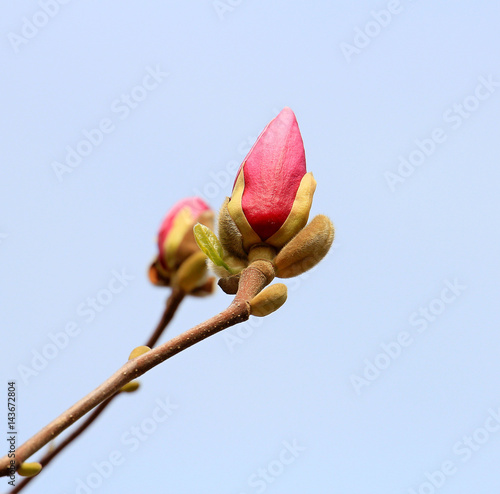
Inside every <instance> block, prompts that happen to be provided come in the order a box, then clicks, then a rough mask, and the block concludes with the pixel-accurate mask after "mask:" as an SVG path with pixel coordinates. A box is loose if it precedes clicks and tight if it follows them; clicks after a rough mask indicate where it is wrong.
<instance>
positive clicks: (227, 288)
mask: <svg viewBox="0 0 500 494" xmlns="http://www.w3.org/2000/svg"><path fill="white" fill-rule="evenodd" d="M239 284H240V275H239V274H234V275H233V276H228V277H227V278H221V279H220V280H219V281H218V285H219V286H220V287H221V288H222V290H223V292H224V293H227V294H228V295H236V292H237V291H238V286H239Z"/></svg>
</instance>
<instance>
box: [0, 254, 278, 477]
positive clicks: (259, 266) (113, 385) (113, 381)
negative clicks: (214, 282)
mask: <svg viewBox="0 0 500 494" xmlns="http://www.w3.org/2000/svg"><path fill="white" fill-rule="evenodd" d="M273 278H274V268H273V266H272V264H271V263H270V262H269V261H260V260H259V261H255V262H254V263H252V264H251V265H250V266H249V267H248V268H246V269H245V270H244V271H242V273H241V278H240V284H239V289H238V293H237V294H236V296H235V298H234V300H233V301H232V303H231V305H230V306H229V307H228V308H227V309H226V310H224V311H222V312H221V313H220V314H218V315H216V316H214V317H212V318H210V319H208V320H207V321H205V322H204V323H201V324H198V325H197V326H195V327H194V328H192V329H189V330H188V331H186V332H184V333H182V334H181V335H179V336H176V337H175V338H172V339H171V340H170V341H167V342H166V343H163V344H162V345H160V346H158V347H156V348H154V349H152V350H151V351H149V352H147V353H145V354H143V355H141V356H139V357H136V358H135V359H133V360H130V361H128V362H127V363H126V364H125V365H123V366H122V367H121V368H120V369H119V370H118V371H117V372H115V373H114V374H113V375H112V376H111V377H110V378H108V379H107V380H106V381H105V382H104V383H103V384H101V385H100V386H98V387H97V388H96V389H95V390H94V391H92V392H90V393H89V394H88V395H87V396H85V397H84V398H82V399H81V400H80V401H78V402H77V403H76V404H75V405H73V406H72V407H70V408H69V409H68V410H66V411H65V412H63V413H62V414H61V415H60V416H59V417H58V418H56V419H55V420H53V421H52V422H51V423H50V424H48V425H46V426H45V427H44V428H43V429H41V430H40V431H39V432H37V433H36V434H35V435H34V436H32V437H31V438H30V439H28V440H27V441H26V442H25V443H24V444H22V445H21V446H20V447H19V448H18V449H17V450H16V468H17V467H19V465H20V464H21V463H22V462H24V461H26V459H28V458H29V457H30V456H31V455H32V454H34V453H36V452H37V451H38V450H39V449H40V448H42V447H43V446H45V445H46V444H48V443H49V442H50V441H52V440H53V439H54V438H55V437H57V436H58V435H59V434H60V433H61V432H63V431H64V430H65V429H67V428H68V427H69V426H70V425H72V424H73V423H74V422H76V421H77V420H78V419H79V418H81V417H83V416H84V415H85V414H87V413H88V412H89V411H90V410H92V409H93V408H95V407H96V406H98V405H99V404H100V403H102V402H104V401H106V400H108V399H109V398H111V397H112V396H113V395H115V394H116V393H117V392H118V391H119V390H120V388H121V387H122V386H123V385H125V384H126V383H128V382H130V381H132V380H133V379H135V378H137V377H139V376H141V375H142V374H144V373H145V372H147V371H148V370H150V369H152V368H153V367H155V366H157V365H159V364H161V363H162V362H164V361H165V360H167V359H169V358H170V357H173V356H174V355H176V354H177V353H179V352H181V351H183V350H185V349H186V348H189V347H190V346H192V345H194V344H195V343H198V342H199V341H202V340H204V339H205V338H208V337H209V336H212V335H214V334H216V333H218V332H219V331H222V330H223V329H226V328H228V327H230V326H233V325H234V324H237V323H239V322H242V321H246V320H247V319H248V318H249V317H250V304H249V300H251V299H252V298H253V297H254V296H255V295H257V294H258V293H259V292H260V291H261V290H262V289H263V288H264V287H265V286H266V285H267V284H268V283H270V282H271V281H272V279H273ZM8 473H9V458H8V457H7V456H4V457H3V458H1V459H0V476H6V475H8Z"/></svg>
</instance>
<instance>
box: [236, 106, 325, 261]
mask: <svg viewBox="0 0 500 494" xmlns="http://www.w3.org/2000/svg"><path fill="white" fill-rule="evenodd" d="M315 188H316V181H315V180H314V178H313V176H312V174H311V173H307V171H306V158H305V152H304V145H303V142H302V136H301V135H300V130H299V126H298V124H297V119H296V118H295V114H294V113H293V111H292V110H291V109H290V108H284V109H283V110H282V111H281V112H280V113H279V115H278V116H277V117H276V118H275V119H274V120H272V121H271V122H270V123H269V124H268V125H267V127H266V128H265V129H264V131H263V132H262V133H261V134H260V136H259V138H258V139H257V141H256V142H255V144H254V145H253V147H252V149H251V150H250V152H249V153H248V155H247V156H246V158H245V159H244V161H243V163H242V165H241V167H240V169H239V171H238V174H237V177H236V180H235V183H234V187H233V194H232V196H231V199H230V201H229V203H228V205H227V208H228V211H229V214H230V216H231V218H232V219H233V221H234V222H235V224H236V226H237V227H238V229H239V231H240V232H241V234H242V237H243V247H244V248H245V250H247V251H248V249H249V248H250V246H251V245H253V244H256V243H260V242H263V241H265V242H266V243H268V244H270V245H272V246H274V247H277V248H281V247H283V246H284V245H285V244H286V243H287V242H288V241H289V240H291V238H293V237H294V236H295V235H296V234H297V233H298V232H299V231H300V230H301V229H302V228H303V227H304V226H305V225H306V224H307V220H308V217H309V211H310V209H311V203H312V197H313V194H314V190H315Z"/></svg>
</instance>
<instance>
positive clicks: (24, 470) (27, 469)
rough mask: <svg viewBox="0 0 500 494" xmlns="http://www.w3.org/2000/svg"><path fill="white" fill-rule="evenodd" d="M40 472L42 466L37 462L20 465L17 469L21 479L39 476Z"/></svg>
mask: <svg viewBox="0 0 500 494" xmlns="http://www.w3.org/2000/svg"><path fill="white" fill-rule="evenodd" d="M41 470H42V465H40V463H38V462H32V463H21V465H20V466H19V468H18V469H17V473H18V474H19V475H20V476H21V477H34V476H35V475H37V474H39V473H40V471H41Z"/></svg>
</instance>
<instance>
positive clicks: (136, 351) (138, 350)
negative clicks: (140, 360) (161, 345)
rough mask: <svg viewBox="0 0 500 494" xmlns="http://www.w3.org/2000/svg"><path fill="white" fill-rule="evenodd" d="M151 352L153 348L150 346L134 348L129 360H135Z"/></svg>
mask: <svg viewBox="0 0 500 494" xmlns="http://www.w3.org/2000/svg"><path fill="white" fill-rule="evenodd" d="M149 350H151V348H149V347H148V346H138V347H137V348H134V349H133V350H132V352H131V353H130V355H129V357H128V359H129V360H132V359H133V358H135V357H138V356H139V355H143V354H144V353H146V352H149Z"/></svg>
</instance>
